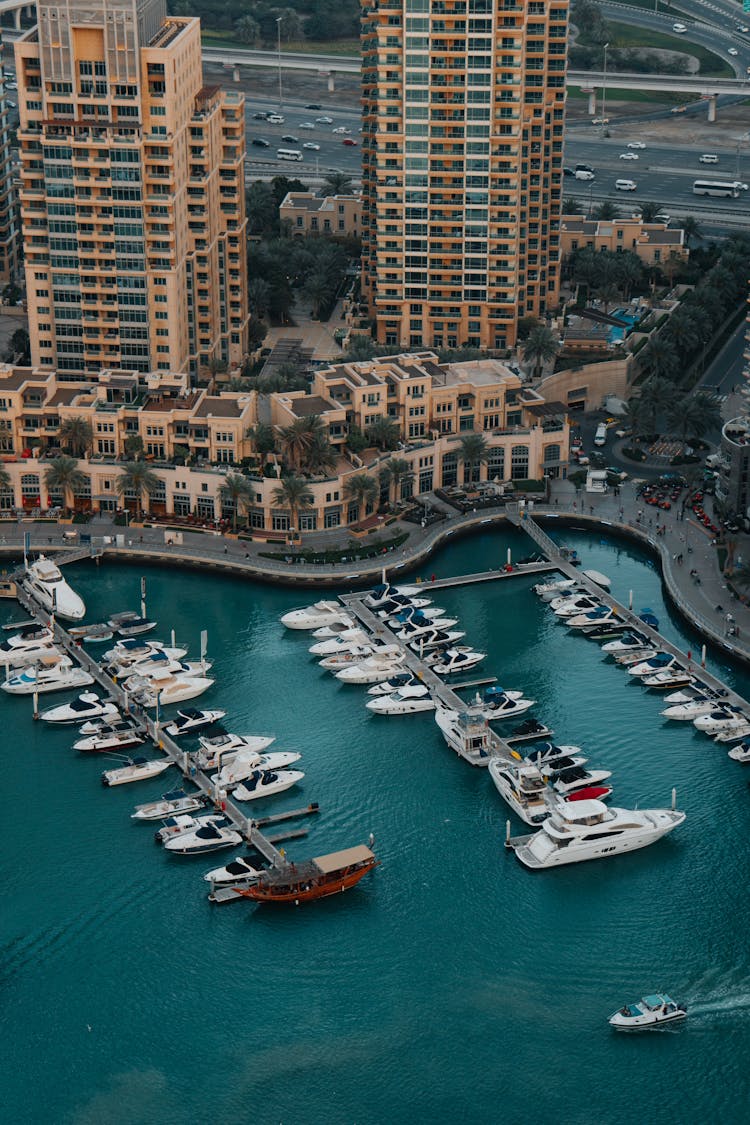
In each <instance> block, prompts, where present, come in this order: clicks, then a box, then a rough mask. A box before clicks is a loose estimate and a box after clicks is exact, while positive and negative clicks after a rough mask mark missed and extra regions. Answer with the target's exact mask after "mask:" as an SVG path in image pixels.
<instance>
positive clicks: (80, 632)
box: [68, 624, 115, 645]
mask: <svg viewBox="0 0 750 1125" xmlns="http://www.w3.org/2000/svg"><path fill="white" fill-rule="evenodd" d="M68 633H69V634H70V636H71V637H72V638H73V640H74V641H83V642H84V643H85V644H92V645H94V644H96V645H99V644H104V643H105V641H111V640H112V638H113V637H114V635H115V631H114V629H113V628H112V626H111V625H107V624H101V625H74V626H73V627H72V628H71V629H68Z"/></svg>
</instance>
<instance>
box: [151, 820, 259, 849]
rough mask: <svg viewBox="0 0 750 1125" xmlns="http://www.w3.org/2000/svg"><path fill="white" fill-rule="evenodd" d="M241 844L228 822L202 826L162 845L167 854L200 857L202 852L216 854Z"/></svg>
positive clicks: (239, 836) (239, 837)
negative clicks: (221, 824) (220, 824)
mask: <svg viewBox="0 0 750 1125" xmlns="http://www.w3.org/2000/svg"><path fill="white" fill-rule="evenodd" d="M241 843H242V836H241V835H240V833H239V832H237V831H236V829H234V828H232V827H231V825H230V822H229V821H226V824H225V825H223V826H221V827H220V826H219V825H217V824H204V825H202V827H200V828H196V829H195V830H194V831H193V832H183V833H182V834H181V835H179V836H174V837H173V838H172V839H171V840H167V841H166V842H165V844H164V847H165V849H166V850H167V851H168V852H174V853H175V855H201V854H202V853H203V852H218V851H221V850H222V849H223V848H234V847H236V846H237V845H238V844H241Z"/></svg>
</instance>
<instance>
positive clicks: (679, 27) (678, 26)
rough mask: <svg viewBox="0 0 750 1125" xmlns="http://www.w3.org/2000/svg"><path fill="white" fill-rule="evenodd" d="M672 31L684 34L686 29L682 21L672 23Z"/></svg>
mask: <svg viewBox="0 0 750 1125" xmlns="http://www.w3.org/2000/svg"><path fill="white" fill-rule="evenodd" d="M672 31H676V32H677V34H678V35H684V34H685V32H686V31H687V28H686V27H685V24H684V23H673V24H672Z"/></svg>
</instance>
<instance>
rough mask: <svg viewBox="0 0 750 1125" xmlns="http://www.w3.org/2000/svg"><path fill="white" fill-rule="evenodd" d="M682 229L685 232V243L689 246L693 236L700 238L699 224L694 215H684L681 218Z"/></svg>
mask: <svg viewBox="0 0 750 1125" xmlns="http://www.w3.org/2000/svg"><path fill="white" fill-rule="evenodd" d="M682 229H683V231H684V232H685V243H686V244H687V245H688V246H689V245H690V243H691V241H692V240H693V239H694V238H700V236H701V226H700V223H699V222H698V220H697V219H696V217H695V215H686V216H685V218H684V219H683V220H682Z"/></svg>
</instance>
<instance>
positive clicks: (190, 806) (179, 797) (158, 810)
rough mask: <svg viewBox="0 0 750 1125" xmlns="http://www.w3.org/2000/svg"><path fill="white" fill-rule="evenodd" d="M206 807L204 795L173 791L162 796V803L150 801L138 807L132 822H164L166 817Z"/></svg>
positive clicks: (132, 814)
mask: <svg viewBox="0 0 750 1125" xmlns="http://www.w3.org/2000/svg"><path fill="white" fill-rule="evenodd" d="M205 805H206V798H205V797H204V796H203V794H202V793H186V792H185V790H184V789H172V790H170V791H169V792H167V793H164V794H162V797H161V800H160V801H149V802H148V803H147V804H145V805H136V806H135V810H134V812H132V813H131V815H130V819H131V820H145V821H148V820H164V818H165V817H168V816H175V815H179V814H180V813H190V812H195V811H196V810H197V809H202V808H204V807H205Z"/></svg>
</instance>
